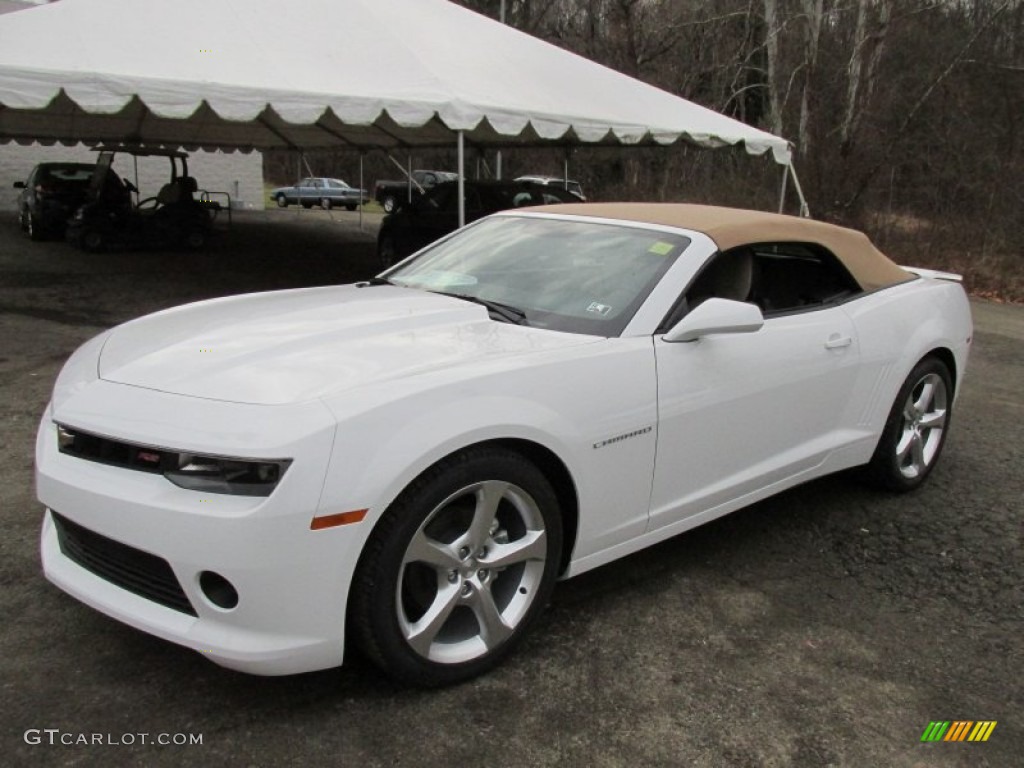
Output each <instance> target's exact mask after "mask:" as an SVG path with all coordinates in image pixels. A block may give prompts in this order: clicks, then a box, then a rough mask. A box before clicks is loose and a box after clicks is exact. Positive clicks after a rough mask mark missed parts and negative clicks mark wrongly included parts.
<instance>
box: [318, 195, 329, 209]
mask: <svg viewBox="0 0 1024 768" xmlns="http://www.w3.org/2000/svg"><path fill="white" fill-rule="evenodd" d="M331 206H332V203H331V199H330V198H329V197H321V198H320V207H321V208H323V209H324V210H325V211H329V210H331Z"/></svg>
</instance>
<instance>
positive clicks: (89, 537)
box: [50, 510, 196, 616]
mask: <svg viewBox="0 0 1024 768" xmlns="http://www.w3.org/2000/svg"><path fill="white" fill-rule="evenodd" d="M50 514H51V515H52V516H53V522H54V524H55V525H56V527H57V541H58V542H59V543H60V551H61V552H63V553H64V555H65V557H67V558H69V559H70V560H73V561H74V562H76V563H78V564H79V565H80V566H82V567H83V568H85V569H86V570H87V571H90V572H92V573H95V574H96V575H97V576H99V577H100V578H102V579H106V580H107V581H109V582H110V583H112V584H116V585H117V586H119V587H121V588H122V589H126V590H128V591H129V592H132V593H134V594H136V595H139V596H140V597H145V598H146V599H148V600H152V601H153V602H154V603H159V604H160V605H163V606H166V607H167V608H173V609H174V610H176V611H181V612H182V613H187V614H188V615H189V616H195V615H196V612H195V609H194V608H193V607H192V603H190V602H189V600H188V598H187V597H186V596H185V592H184V590H182V588H181V584H179V583H178V579H177V577H175V575H174V571H172V570H171V566H170V565H169V564H168V562H167V561H166V560H164V559H162V558H159V557H157V556H156V555H151V554H149V553H148V552H143V551H141V550H138V549H135V548H134V547H129V546H128V545H126V544H122V543H121V542H119V541H114V540H113V539H108V538H107V537H106V536H101V535H100V534H98V533H96V532H94V531H90V530H89V529H87V528H83V527H82V526H80V525H78V524H77V523H73V522H71V521H70V520H68V519H67V518H66V517H62V516H61V515H59V514H57V513H56V512H54V511H53V510H50Z"/></svg>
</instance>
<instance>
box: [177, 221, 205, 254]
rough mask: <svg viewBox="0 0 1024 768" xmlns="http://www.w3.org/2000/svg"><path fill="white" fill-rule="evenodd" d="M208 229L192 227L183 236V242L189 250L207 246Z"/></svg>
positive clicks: (199, 249)
mask: <svg viewBox="0 0 1024 768" xmlns="http://www.w3.org/2000/svg"><path fill="white" fill-rule="evenodd" d="M206 239H207V238H206V230H205V229H204V228H202V227H192V228H191V229H189V230H188V231H186V232H185V234H184V235H183V236H182V238H181V244H182V245H183V246H184V247H185V248H186V249H187V250H189V251H201V250H202V249H203V248H205V247H206Z"/></svg>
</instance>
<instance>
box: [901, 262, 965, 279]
mask: <svg viewBox="0 0 1024 768" xmlns="http://www.w3.org/2000/svg"><path fill="white" fill-rule="evenodd" d="M900 268H901V269H905V270H907V272H913V273H914V274H915V275H917V276H918V277H930V278H931V279H932V280H949V281H950V282H954V283H962V282H963V281H964V277H963V275H958V274H956V273H955V272H940V271H939V270H937V269H924V268H923V267H904V266H903V265H900Z"/></svg>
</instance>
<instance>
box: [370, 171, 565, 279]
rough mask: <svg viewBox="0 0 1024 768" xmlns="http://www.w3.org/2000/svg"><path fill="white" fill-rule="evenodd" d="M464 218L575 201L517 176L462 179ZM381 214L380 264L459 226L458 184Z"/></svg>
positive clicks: (450, 183)
mask: <svg viewBox="0 0 1024 768" xmlns="http://www.w3.org/2000/svg"><path fill="white" fill-rule="evenodd" d="M464 183H465V188H466V223H467V224H468V223H469V222H471V221H476V220H477V219H480V218H483V217H484V216H489V215H490V214H492V213H497V212H498V211H504V210H507V209H509V208H522V207H525V206H531V205H551V204H554V203H578V202H579V201H580V199H579V198H578V197H577V196H576V195H574V194H573V193H572V192H567V191H566V190H564V189H560V188H558V187H552V186H544V185H541V184H534V183H531V182H523V181H466V182H464ZM398 205H399V207H398V208H397V209H396V210H395V212H394V213H389V214H388V215H387V216H385V217H384V220H383V221H382V222H381V225H380V232H379V234H378V235H377V255H378V257H379V258H380V261H381V264H382V265H384V266H385V267H387V266H390V265H392V264H394V263H395V262H396V261H398V260H400V259H403V258H405V257H406V256H408V255H409V254H410V253H414V252H416V251H418V250H419V249H420V248H422V247H424V246H425V245H428V244H429V243H432V242H434V241H435V240H437V239H438V238H440V237H443V236H444V235H447V234H448V233H449V232H454V231H455V230H456V229H458V228H459V184H458V182H457V181H446V182H443V183H441V184H438V185H437V186H435V187H434V188H433V189H431V190H429V191H428V192H427V193H426V194H424V195H423V196H422V197H418V198H415V199H414V200H413V201H412V202H411V203H399V204H398Z"/></svg>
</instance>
